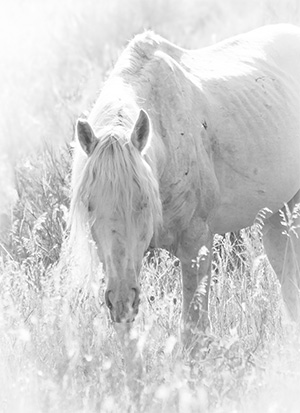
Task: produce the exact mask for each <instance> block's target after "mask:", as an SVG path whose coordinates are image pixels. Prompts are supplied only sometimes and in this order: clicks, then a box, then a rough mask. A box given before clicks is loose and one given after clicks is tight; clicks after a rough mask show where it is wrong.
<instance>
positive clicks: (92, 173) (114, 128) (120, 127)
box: [70, 85, 162, 242]
mask: <svg viewBox="0 0 300 413" xmlns="http://www.w3.org/2000/svg"><path fill="white" fill-rule="evenodd" d="M123 88H124V85H123ZM117 89H118V91H119V93H118V99H113V100H107V99H103V97H104V98H105V97H106V94H105V93H104V94H103V95H102V101H101V102H100V103H98V104H96V106H98V107H97V113H96V114H93V113H91V116H90V118H91V119H92V121H93V122H94V123H95V125H96V128H95V129H96V135H97V132H98V133H100V136H98V142H97V144H96V146H95V149H94V151H93V153H92V154H91V155H90V156H89V157H87V156H85V154H84V159H83V158H82V155H83V151H82V149H81V148H80V147H79V145H78V143H77V148H76V152H75V159H74V165H73V180H72V198H71V208H70V225H71V234H70V238H71V239H72V238H73V239H74V238H75V237H76V239H78V237H80V236H81V235H79V234H78V231H79V230H80V229H81V231H86V229H87V227H88V225H87V224H88V223H89V222H90V223H91V220H93V219H95V217H96V216H97V215H98V214H99V212H100V211H99V210H100V209H101V213H102V214H103V211H104V212H105V214H106V215H107V214H109V212H111V211H117V212H118V214H120V216H121V217H122V219H123V222H124V223H125V231H126V237H127V238H128V240H129V242H130V239H132V237H133V236H134V230H135V228H136V227H137V225H138V222H136V216H139V219H144V220H145V219H148V217H146V215H145V211H146V210H145V209H144V208H143V206H144V205H145V204H146V203H147V204H149V207H150V210H151V213H152V216H153V229H154V233H156V232H157V230H158V228H159V226H160V225H161V220H162V206H161V201H160V195H159V188H158V182H157V179H156V177H155V175H154V172H153V171H154V170H155V168H154V164H153V160H151V157H150V156H147V155H146V154H145V155H141V154H140V153H139V151H138V150H137V149H136V148H135V147H134V145H133V144H132V143H131V141H130V136H131V131H132V129H133V126H134V123H135V120H136V118H137V114H138V109H137V106H136V105H135V104H134V103H133V102H132V93H127V92H126V88H125V90H124V92H126V93H124V94H122V89H120V88H119V87H117ZM109 92H112V94H114V93H113V90H112V88H110V87H109V88H108V94H109ZM110 96H112V95H111V94H110ZM99 110H100V111H99ZM78 155H79V156H78ZM78 158H79V159H78ZM137 191H138V193H139V199H138V203H137V202H136V199H135V198H136V197H135V194H136V192H137ZM91 193H93V194H97V197H98V199H97V202H96V204H97V207H96V209H95V210H94V211H93V212H92V213H88V207H89V202H90V195H91ZM135 209H136V210H137V209H138V210H139V214H135V212H137V211H135ZM85 237H86V236H85Z"/></svg>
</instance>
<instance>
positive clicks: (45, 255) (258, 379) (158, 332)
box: [0, 0, 300, 413]
mask: <svg viewBox="0 0 300 413" xmlns="http://www.w3.org/2000/svg"><path fill="white" fill-rule="evenodd" d="M0 5H1V13H0V47H1V50H2V54H1V62H0V86H1V93H0V107H1V117H0V180H1V188H0V223H2V226H3V228H2V229H5V225H9V227H10V228H11V230H10V233H9V234H7V232H5V235H3V239H2V240H1V242H0V250H1V254H0V413H48V412H49V413H50V412H51V413H92V412H101V413H110V412H114V413H117V412H120V413H121V412H122V413H123V412H137V413H140V412H141V413H142V412H145V413H173V412H174V413H175V412H178V413H181V412H184V413H235V412H236V413H240V412H241V413H253V412H255V413H283V412H287V413H298V412H299V411H300V407H299V406H300V338H299V335H298V333H297V331H296V328H295V326H294V325H293V324H291V323H290V322H289V321H288V319H287V317H286V315H285V311H284V306H283V303H282V299H281V294H280V287H279V284H278V282H277V280H276V278H275V276H274V274H273V272H272V270H271V268H270V266H269V264H268V261H267V259H266V257H265V255H264V252H263V249H262V246H261V243H260V225H261V221H260V220H258V221H257V223H256V224H255V225H254V226H253V228H252V229H246V230H243V231H242V233H241V237H240V238H239V239H233V238H232V237H231V236H230V234H226V236H225V237H220V236H217V237H216V238H215V245H214V257H215V260H214V264H213V276H212V283H211V299H210V319H211V322H212V331H211V333H210V335H209V337H208V338H207V341H208V345H207V346H206V347H204V348H203V354H202V355H201V357H199V359H197V360H196V361H195V362H194V364H193V365H191V364H190V363H189V354H188V352H187V351H183V349H182V348H181V346H180V343H179V341H178V338H179V335H178V332H179V319H180V306H181V280H180V266H178V260H177V259H176V258H175V257H172V256H170V255H169V254H168V253H166V252H165V251H157V252H156V254H155V255H153V256H152V257H151V259H149V260H148V261H146V260H145V265H144V269H143V272H142V274H141V283H142V302H141V309H140V313H139V316H138V319H137V321H136V327H135V330H134V332H133V335H134V334H135V339H136V341H137V346H138V348H139V350H140V352H141V353H142V355H143V365H144V370H143V371H142V372H141V375H140V377H139V383H138V384H137V383H135V384H134V386H133V387H135V389H132V386H131V383H130V378H128V376H127V375H126V372H125V368H124V360H123V358H124V357H123V354H122V350H121V348H120V343H119V341H118V339H117V336H116V333H115V330H114V328H113V325H112V323H111V321H110V319H109V317H108V312H107V309H106V306H105V304H104V300H103V292H104V287H105V279H104V276H103V274H102V271H101V265H100V264H99V263H98V262H97V260H96V259H94V253H93V251H92V249H93V246H92V245H91V258H90V259H89V258H86V257H84V261H85V266H86V268H90V271H89V273H88V275H89V276H88V277H87V276H86V277H84V278H83V279H82V278H81V279H80V277H79V275H81V274H78V268H77V266H76V263H75V262H74V260H73V258H72V257H70V256H69V255H68V249H67V247H66V243H65V240H66V238H67V235H68V234H67V230H66V228H67V220H68V208H69V197H70V174H71V162H72V139H73V134H74V125H75V122H76V119H77V118H78V117H79V116H80V115H81V114H82V113H85V112H86V111H89V109H90V108H91V105H92V104H93V102H94V100H95V98H96V97H97V95H98V94H99V91H100V90H101V85H102V83H103V81H105V79H106V78H107V76H108V74H109V72H110V70H111V69H112V67H113V65H114V63H115V61H116V59H117V57H118V55H119V54H120V52H121V51H122V49H123V48H124V46H125V45H126V44H127V42H128V40H130V39H131V38H132V37H133V36H134V35H135V34H137V33H139V32H141V31H143V30H144V29H149V28H150V29H153V30H154V31H156V32H157V33H159V34H161V35H163V36H165V37H167V38H168V39H170V40H171V41H173V42H176V43H177V44H179V45H181V46H184V47H190V48H196V47H201V46H206V45H210V44H213V43H215V42H216V41H219V40H222V39H224V38H225V37H228V36H230V35H234V34H237V33H239V32H243V31H247V30H249V29H252V28H255V27H258V26H261V25H263V24H267V23H276V22H291V23H295V24H300V2H299V1H298V0H243V1H241V0H224V1H221V0H185V1H183V0H178V1H175V0H174V1H171V0H124V1H121V0H52V1H43V0H26V1H21V0H14V1H10V2H8V1H5V0H0ZM16 199H17V201H16V202H15V200H16ZM2 213H5V216H6V217H7V216H8V217H9V219H8V220H9V223H7V220H6V221H5V222H4V221H1V217H2V215H1V214H2ZM3 232H4V231H3ZM195 259H196V257H195ZM79 279H80V280H81V281H80V288H79V281H78V280H79ZM136 389H138V391H137V390H136Z"/></svg>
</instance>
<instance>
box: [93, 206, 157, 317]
mask: <svg viewBox="0 0 300 413" xmlns="http://www.w3.org/2000/svg"><path fill="white" fill-rule="evenodd" d="M140 204H141V203H140V202H136V203H135V205H134V206H133V210H132V211H131V216H130V217H127V219H130V222H131V226H130V227H129V226H128V223H127V225H126V219H124V216H121V215H120V214H119V213H118V212H117V211H116V212H113V213H108V214H107V213H103V215H101V214H100V215H98V216H97V217H95V218H94V219H93V224H92V226H91V233H92V237H93V239H94V241H95V242H96V245H97V251H98V255H99V259H100V261H101V262H102V263H103V267H104V271H105V274H106V277H107V290H106V293H105V301H106V305H107V306H108V308H109V310H110V313H111V318H112V320H113V321H115V322H133V321H134V319H135V316H136V315H137V313H138V307H139V302H140V298H139V295H140V287H139V281H138V277H139V273H140V270H141V266H142V260H143V256H144V253H145V251H146V250H147V248H148V246H149V244H150V241H151V238H152V236H153V220H152V217H151V213H150V208H149V207H148V205H146V203H145V202H144V201H143V202H142V206H141V205H140Z"/></svg>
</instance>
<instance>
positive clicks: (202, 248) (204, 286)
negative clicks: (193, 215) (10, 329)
mask: <svg viewBox="0 0 300 413" xmlns="http://www.w3.org/2000/svg"><path fill="white" fill-rule="evenodd" d="M212 244H213V235H212V234H211V233H210V232H209V231H208V230H206V231H202V236H201V239H200V242H199V239H198V240H195V238H193V237H189V236H184V237H182V239H181V242H180V244H179V248H178V251H177V256H178V258H179V259H180V260H181V268H182V286H183V308H182V315H181V331H182V339H183V342H184V345H185V347H186V348H193V347H194V344H196V343H195V341H197V337H199V334H203V333H205V331H206V330H207V329H208V328H209V327H210V322H209V317H208V298H209V297H208V295H209V286H210V276H211V257H212V252H211V250H212Z"/></svg>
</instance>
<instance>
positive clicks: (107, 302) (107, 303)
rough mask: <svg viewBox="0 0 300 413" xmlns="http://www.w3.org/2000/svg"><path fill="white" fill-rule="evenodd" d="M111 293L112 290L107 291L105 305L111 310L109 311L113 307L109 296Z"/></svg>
mask: <svg viewBox="0 0 300 413" xmlns="http://www.w3.org/2000/svg"><path fill="white" fill-rule="evenodd" d="M110 293H111V290H106V291H105V303H106V305H107V307H108V308H109V310H112V308H113V305H112V303H111V301H110V299H109V294H110Z"/></svg>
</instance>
